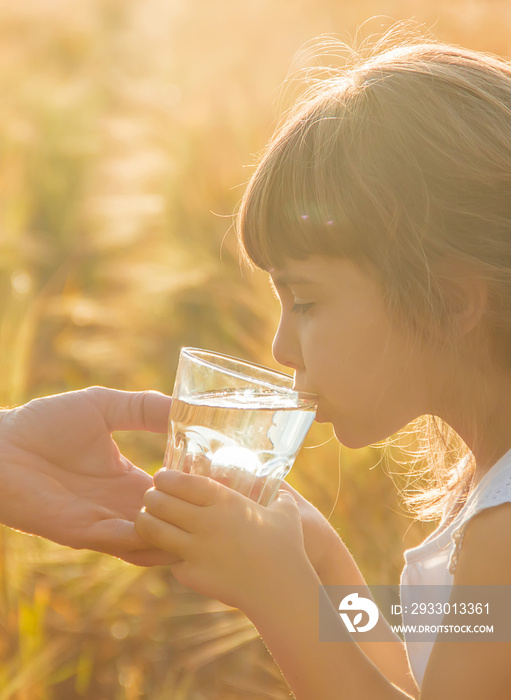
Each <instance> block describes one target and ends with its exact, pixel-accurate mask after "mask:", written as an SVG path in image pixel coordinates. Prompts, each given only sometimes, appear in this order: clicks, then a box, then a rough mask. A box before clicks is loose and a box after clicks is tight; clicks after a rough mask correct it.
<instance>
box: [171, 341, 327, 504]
mask: <svg viewBox="0 0 511 700" xmlns="http://www.w3.org/2000/svg"><path fill="white" fill-rule="evenodd" d="M316 404H317V397H316V396H314V395H313V394H307V393H304V392H300V391H295V390H294V389H293V377H290V376H288V375H287V374H283V373H282V372H277V371H275V370H272V369H268V368H267V367H262V366H260V365H256V364H253V363H250V362H245V361H244V360H239V359H236V358H234V357H229V356H227V355H221V354H219V353H216V352H209V351H207V350H201V349H199V348H182V350H181V354H180V357H179V365H178V369H177V375H176V381H175V385H174V391H173V401H172V408H171V410H170V416H169V434H168V442H167V449H166V451H165V458H164V467H165V468H166V469H178V470H180V471H183V472H188V473H190V474H202V475H205V476H209V477H211V478H212V479H215V480H216V481H220V482H222V483H224V484H226V485H228V486H229V487H231V488H233V489H235V490H236V491H239V492H240V493H243V494H244V495H245V496H248V497H249V498H251V499H252V500H254V501H256V502H258V503H261V504H263V505H269V504H270V503H271V502H272V501H273V499H274V498H275V495H276V493H277V491H278V488H279V485H280V483H281V481H282V480H283V479H284V477H285V476H286V475H287V473H288V472H289V470H290V469H291V467H292V465H293V462H294V460H295V457H296V455H297V453H298V451H299V450H300V447H301V446H302V443H303V440H304V438H305V435H306V434H307V431H308V430H309V428H310V426H311V424H312V422H313V420H314V417H315V414H316Z"/></svg>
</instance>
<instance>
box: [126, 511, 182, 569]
mask: <svg viewBox="0 0 511 700" xmlns="http://www.w3.org/2000/svg"><path fill="white" fill-rule="evenodd" d="M135 529H136V531H137V533H138V534H139V535H140V537H142V538H143V539H144V540H146V542H149V543H150V544H152V545H153V547H157V548H158V549H164V550H165V551H167V552H171V553H172V554H174V555H175V556H177V557H178V558H179V559H185V558H186V555H187V552H188V550H189V546H190V542H191V535H190V534H188V533H187V532H185V531H184V530H181V529H180V528H179V527H176V526H175V525H172V524H170V523H167V522H165V521H164V520H160V518H156V517H155V516H154V515H151V513H148V512H147V511H146V510H142V511H140V513H139V514H138V515H137V518H136V520H135Z"/></svg>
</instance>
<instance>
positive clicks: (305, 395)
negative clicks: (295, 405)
mask: <svg viewBox="0 0 511 700" xmlns="http://www.w3.org/2000/svg"><path fill="white" fill-rule="evenodd" d="M200 355H206V356H211V358H212V359H214V358H222V359H224V360H228V361H231V362H233V363H236V364H237V365H240V366H246V367H252V368H254V369H258V370H262V371H263V372H265V374H267V375H270V376H271V375H274V376H275V377H279V378H282V379H286V380H288V381H289V382H291V383H292V382H294V378H293V376H292V375H290V374H286V373H285V372H281V371H280V370H278V369H272V368H271V367H265V366H264V365H260V364H258V363H257V362H251V361H250V360H243V359H241V358H239V357H234V356H233V355H225V354H224V353H221V352H215V351H214V350H205V349H204V348H195V347H189V346H186V347H182V348H181V352H180V357H181V356H184V357H188V358H190V359H192V360H194V361H197V362H200V363H201V364H203V365H206V366H208V367H211V368H214V369H220V370H221V371H222V372H225V373H226V374H228V375H230V376H231V377H236V378H237V379H248V380H250V381H252V382H254V383H255V384H260V385H263V386H267V387H270V388H272V389H273V388H275V389H281V390H283V391H285V392H286V393H289V394H294V395H296V396H299V397H300V398H302V399H304V400H307V401H310V402H312V403H314V405H316V404H317V402H318V397H317V395H316V394H312V393H311V392H308V391H300V390H299V389H294V388H293V387H292V386H289V387H287V386H279V385H278V384H272V382H271V380H268V381H264V379H258V378H257V377H251V376H247V375H246V374H243V372H237V371H236V370H235V369H232V368H229V367H223V366H222V365H219V364H215V362H212V361H209V360H208V359H206V358H205V357H201V356H200Z"/></svg>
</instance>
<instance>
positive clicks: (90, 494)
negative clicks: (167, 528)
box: [0, 387, 175, 566]
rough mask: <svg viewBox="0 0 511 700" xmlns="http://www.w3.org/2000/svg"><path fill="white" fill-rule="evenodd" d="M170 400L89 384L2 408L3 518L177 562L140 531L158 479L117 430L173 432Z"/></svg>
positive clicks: (137, 558)
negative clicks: (118, 438) (121, 442)
mask: <svg viewBox="0 0 511 700" xmlns="http://www.w3.org/2000/svg"><path fill="white" fill-rule="evenodd" d="M171 401H172V400H171V398H170V397H168V396H165V395H164V394H160V393H158V392H155V391H145V392H138V393H137V392H125V391H116V390H114V389H106V388H104V387H90V388H88V389H83V390H81V391H72V392H69V393H65V394H57V395H54V396H48V397H45V398H41V399H35V400H33V401H30V402H29V403H27V404H24V405H23V406H20V407H18V408H14V409H9V410H3V411H0V522H1V523H3V524H5V525H8V526H9V527H12V528H14V529H16V530H22V531H23V532H27V533H31V534H34V535H40V536H42V537H45V538H47V539H50V540H53V541H54V542H57V543H59V544H62V545H66V546H69V547H73V548H75V549H92V550H96V551H98V552H104V553H107V554H112V555H113V556H116V557H119V558H121V559H124V560H125V561H128V562H131V563H133V564H138V565H140V566H151V565H154V564H167V563H170V562H172V561H175V558H174V557H172V556H169V554H168V553H166V552H162V551H161V550H157V549H155V548H152V547H150V546H148V544H147V542H146V541H144V540H143V539H142V538H141V537H140V536H139V535H138V534H137V532H136V531H135V528H134V523H133V521H134V520H135V517H136V515H137V513H138V511H139V510H140V508H141V506H142V501H143V496H144V493H145V492H146V491H147V489H149V488H150V487H151V486H152V478H151V477H150V476H149V474H147V473H146V472H144V471H143V470H141V469H138V468H137V467H135V466H134V465H133V464H132V463H131V462H130V461H129V460H128V459H127V458H126V457H124V456H123V455H122V454H121V453H120V451H119V448H118V447H117V445H116V444H115V442H114V440H113V439H112V435H111V433H112V431H114V430H147V431H151V432H160V433H163V432H166V430H167V419H168V413H169V409H170V405H171Z"/></svg>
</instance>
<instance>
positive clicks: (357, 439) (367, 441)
mask: <svg viewBox="0 0 511 700" xmlns="http://www.w3.org/2000/svg"><path fill="white" fill-rule="evenodd" d="M332 427H333V429H334V435H335V437H336V438H337V440H338V441H339V442H340V443H341V445H343V446H344V447H347V448H348V449H349V450H361V449H362V448H364V447H369V446H370V445H374V443H376V442H378V440H379V439H380V438H378V437H374V436H369V435H364V434H360V433H358V434H357V433H353V432H350V431H348V430H346V427H345V426H344V427H343V428H341V427H340V426H339V425H336V424H335V422H333V421H332Z"/></svg>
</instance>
